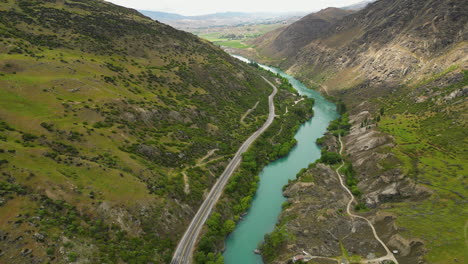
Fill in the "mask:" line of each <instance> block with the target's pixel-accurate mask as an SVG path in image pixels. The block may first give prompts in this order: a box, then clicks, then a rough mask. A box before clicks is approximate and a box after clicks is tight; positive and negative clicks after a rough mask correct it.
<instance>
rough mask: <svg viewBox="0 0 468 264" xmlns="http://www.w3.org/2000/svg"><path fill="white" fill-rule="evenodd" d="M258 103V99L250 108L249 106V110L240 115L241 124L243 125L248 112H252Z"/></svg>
mask: <svg viewBox="0 0 468 264" xmlns="http://www.w3.org/2000/svg"><path fill="white" fill-rule="evenodd" d="M258 103H260V101H257V102H256V103H255V105H254V106H253V107H252V108H250V109H249V110H247V112H245V114H244V115H243V116H242V117H241V119H240V122H241V124H242V125H245V123H244V119H245V118H246V117H247V116H248V115H249V114H250V113H252V111H253V110H255V108H257V106H258Z"/></svg>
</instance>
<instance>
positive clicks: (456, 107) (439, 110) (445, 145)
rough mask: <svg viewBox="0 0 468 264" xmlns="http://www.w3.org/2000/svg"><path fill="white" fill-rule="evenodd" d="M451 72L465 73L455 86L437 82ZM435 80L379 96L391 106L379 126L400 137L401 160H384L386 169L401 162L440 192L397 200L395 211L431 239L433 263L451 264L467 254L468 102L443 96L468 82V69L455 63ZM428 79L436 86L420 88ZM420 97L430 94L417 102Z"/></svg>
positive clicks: (414, 233) (410, 228) (410, 231)
mask: <svg viewBox="0 0 468 264" xmlns="http://www.w3.org/2000/svg"><path fill="white" fill-rule="evenodd" d="M454 69H455V70H454ZM451 74H459V75H460V76H463V78H461V80H460V81H459V82H457V83H455V84H453V85H451V86H449V87H443V86H439V85H438V84H437V83H433V82H432V81H437V80H438V79H440V78H443V77H444V76H446V75H451ZM431 79H432V81H431V80H428V81H426V82H422V83H420V84H419V85H417V86H416V87H412V88H413V89H411V90H410V91H407V92H403V94H402V95H400V96H399V97H396V98H391V97H385V98H381V99H379V100H378V101H379V103H380V104H381V105H382V106H383V107H385V109H387V110H386V114H385V115H384V116H383V117H382V120H381V121H380V122H379V128H380V130H381V131H383V132H386V133H388V134H390V135H392V136H393V137H394V138H395V143H396V147H395V148H392V149H391V150H389V151H390V152H392V153H393V154H394V155H395V157H397V159H398V162H395V163H393V164H381V165H382V167H383V168H384V169H390V168H395V167H400V168H402V169H403V171H404V172H405V174H406V175H408V177H411V178H412V179H414V180H415V181H416V182H418V183H420V184H422V185H425V186H427V187H429V188H431V189H432V190H433V191H434V193H433V195H432V196H431V197H430V198H429V199H427V200H423V201H419V202H403V203H399V204H394V208H393V209H390V211H392V212H394V213H396V214H397V215H399V217H398V220H397V223H398V225H399V226H401V227H403V228H406V229H407V231H406V234H407V235H408V236H409V237H417V238H420V239H422V240H423V241H424V242H425V244H426V247H427V248H428V250H429V252H428V254H427V255H426V259H427V260H428V261H429V262H430V263H447V261H448V260H451V259H458V260H459V261H460V260H462V259H464V257H465V256H464V253H463V252H466V244H465V242H466V241H465V240H466V238H465V236H464V232H465V231H464V230H465V225H466V219H467V217H468V210H467V207H466V197H467V195H468V193H467V191H466V189H467V186H468V181H467V175H468V165H467V164H468V163H467V160H468V153H467V151H466V150H467V148H466V147H467V141H466V140H467V132H466V111H467V104H466V101H465V100H464V97H458V98H455V99H453V100H448V101H445V100H444V99H443V98H444V97H445V96H447V95H449V94H450V93H452V92H454V91H456V90H459V89H463V88H464V87H466V85H467V83H468V72H467V71H463V72H461V73H460V71H459V70H456V68H451V69H449V71H446V72H444V74H441V75H438V76H434V78H431ZM423 84H425V87H430V88H431V89H429V90H427V89H426V90H424V89H418V88H420V87H422V86H423ZM420 90H421V91H420ZM422 91H424V92H422ZM427 91H430V92H427ZM438 93H440V94H438ZM419 96H428V97H429V99H428V100H426V101H424V102H420V103H415V102H414V101H415V98H417V97H419Z"/></svg>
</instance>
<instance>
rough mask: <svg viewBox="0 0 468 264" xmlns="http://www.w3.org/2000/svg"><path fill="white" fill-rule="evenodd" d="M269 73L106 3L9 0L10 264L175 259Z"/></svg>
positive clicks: (4, 201)
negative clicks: (178, 244)
mask: <svg viewBox="0 0 468 264" xmlns="http://www.w3.org/2000/svg"><path fill="white" fill-rule="evenodd" d="M259 73H261V72H260V71H259V70H257V69H255V68H254V67H252V66H249V65H247V64H245V63H241V62H240V61H238V60H236V59H234V58H231V57H230V56H229V55H228V54H226V53H224V52H223V51H222V50H221V49H219V48H217V47H215V46H213V45H211V44H209V43H208V42H206V41H203V40H201V39H199V38H198V37H196V36H194V35H192V34H189V33H185V32H181V31H178V30H175V29H173V28H171V27H169V26H167V25H164V24H161V23H159V22H155V21H153V20H151V19H149V18H147V17H145V16H143V15H141V14H140V13H138V12H136V11H134V10H131V9H126V8H122V7H119V6H115V5H113V4H110V3H107V2H105V1H99V0H66V1H58V0H57V1H55V0H43V1H27V0H21V1H13V0H2V1H0V87H1V88H0V263H29V262H31V263H69V262H75V261H78V262H79V263H123V262H126V263H149V262H153V263H165V262H168V261H169V260H170V258H171V255H172V250H173V249H174V247H175V243H176V242H177V241H178V239H179V237H180V235H181V234H182V232H183V231H184V230H185V227H186V225H187V224H188V222H189V220H190V219H191V217H192V216H193V214H194V212H195V210H196V209H197V207H198V205H199V204H200V203H201V201H202V200H203V195H204V193H205V192H206V191H207V190H208V189H209V188H210V187H211V185H212V184H213V183H214V181H215V180H216V177H217V176H218V175H219V174H220V173H221V172H222V170H223V169H224V166H225V165H226V164H227V161H228V160H229V159H230V157H231V156H232V155H233V154H234V152H235V151H236V150H237V148H238V147H239V146H240V144H241V142H243V141H244V140H245V139H246V138H247V137H248V136H249V135H250V134H251V133H252V132H253V131H255V130H257V129H258V127H259V126H260V125H261V124H262V123H263V122H264V121H265V119H266V114H267V112H268V105H267V96H268V95H269V94H270V93H271V87H269V85H268V84H267V83H266V82H265V81H264V80H263V79H262V78H261V77H260V75H259ZM283 93H287V94H288V96H291V93H289V92H285V91H283ZM254 106H256V107H254ZM304 107H305V106H304ZM249 109H251V110H249Z"/></svg>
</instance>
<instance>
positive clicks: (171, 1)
mask: <svg viewBox="0 0 468 264" xmlns="http://www.w3.org/2000/svg"><path fill="white" fill-rule="evenodd" d="M108 1H109V2H112V3H114V4H117V5H121V6H125V7H131V8H135V9H140V10H152V11H162V12H171V13H178V14H182V15H201V14H209V13H216V12H226V11H239V12H290V11H317V10H320V9H323V8H326V7H330V6H334V7H340V6H347V5H351V4H354V3H357V2H361V1H362V0H287V1H284V0H283V1H271V0H270V1H269V0H108Z"/></svg>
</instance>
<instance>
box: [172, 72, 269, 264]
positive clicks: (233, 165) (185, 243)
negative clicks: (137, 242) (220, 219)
mask: <svg viewBox="0 0 468 264" xmlns="http://www.w3.org/2000/svg"><path fill="white" fill-rule="evenodd" d="M262 78H263V79H264V80H265V81H266V82H267V83H268V84H270V85H271V87H273V93H271V95H270V96H268V107H269V113H268V119H267V120H266V122H265V123H264V124H263V126H262V127H261V128H260V129H258V130H257V131H256V132H255V133H253V134H252V135H251V136H250V137H249V138H248V139H247V140H246V141H245V142H244V144H242V146H241V147H240V148H239V150H238V151H237V152H236V154H235V155H234V158H232V160H231V161H230V162H229V164H228V165H227V167H226V169H225V170H224V172H223V173H222V174H221V176H220V177H219V178H218V180H217V181H216V183H215V184H214V185H213V188H211V191H210V193H209V194H208V196H207V197H206V199H205V201H203V203H202V205H201V206H200V208H199V209H198V211H197V213H196V214H195V217H194V218H193V219H192V222H191V223H190V225H189V227H188V228H187V230H186V231H185V233H184V235H183V237H182V239H181V240H180V241H179V244H178V245H177V248H176V250H175V252H174V256H173V257H172V261H171V264H188V263H192V254H193V250H194V247H195V244H196V242H197V239H198V236H199V235H200V232H201V230H202V228H203V225H204V223H205V221H206V219H207V218H208V216H209V215H210V213H211V210H212V209H213V207H214V206H215V205H216V202H217V201H218V199H219V197H220V196H221V194H222V192H223V190H224V187H225V186H226V184H227V182H228V180H229V178H230V177H231V175H232V174H233V173H234V171H235V170H236V169H237V167H238V166H239V164H240V162H241V159H242V153H244V152H245V151H247V149H248V148H249V147H250V145H252V143H253V142H254V141H255V140H256V139H257V138H258V137H259V136H260V135H261V134H262V133H263V132H265V130H266V129H267V128H268V127H269V126H270V125H271V124H272V123H273V120H274V119H275V105H274V102H273V99H274V97H275V95H276V93H277V92H278V89H277V88H276V86H275V85H273V84H272V83H271V82H270V81H268V80H267V79H266V78H265V77H263V76H262Z"/></svg>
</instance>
